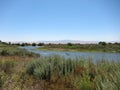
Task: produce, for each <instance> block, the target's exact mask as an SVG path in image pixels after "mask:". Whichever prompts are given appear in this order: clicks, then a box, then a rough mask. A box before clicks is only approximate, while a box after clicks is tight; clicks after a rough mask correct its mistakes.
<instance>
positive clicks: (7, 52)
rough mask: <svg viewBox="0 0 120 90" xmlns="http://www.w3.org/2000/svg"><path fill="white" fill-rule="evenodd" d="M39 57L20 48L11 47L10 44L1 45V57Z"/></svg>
mask: <svg viewBox="0 0 120 90" xmlns="http://www.w3.org/2000/svg"><path fill="white" fill-rule="evenodd" d="M14 55H16V56H30V57H32V56H39V55H38V54H35V53H32V52H28V51H26V50H24V49H21V48H18V46H11V45H8V44H3V43H0V56H14Z"/></svg>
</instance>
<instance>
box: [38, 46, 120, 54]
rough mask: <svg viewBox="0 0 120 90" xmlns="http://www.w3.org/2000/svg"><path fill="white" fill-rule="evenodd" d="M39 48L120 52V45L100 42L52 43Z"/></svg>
mask: <svg viewBox="0 0 120 90" xmlns="http://www.w3.org/2000/svg"><path fill="white" fill-rule="evenodd" d="M37 50H50V51H69V52H110V53H120V46H119V45H114V44H112V45H105V46H103V45H98V44H84V45H81V44H73V45H66V44H51V45H44V46H43V47H40V48H37Z"/></svg>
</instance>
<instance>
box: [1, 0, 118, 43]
mask: <svg viewBox="0 0 120 90" xmlns="http://www.w3.org/2000/svg"><path fill="white" fill-rule="evenodd" d="M119 9H120V1H119V0H34V1H33V0H0V40H2V41H58V40H80V41H106V42H111V41H118V42H119V41H120V10H119Z"/></svg>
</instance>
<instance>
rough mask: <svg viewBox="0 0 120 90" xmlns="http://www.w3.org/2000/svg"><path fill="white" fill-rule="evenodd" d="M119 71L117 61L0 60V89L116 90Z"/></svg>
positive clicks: (58, 57) (15, 58)
mask: <svg viewBox="0 0 120 90" xmlns="http://www.w3.org/2000/svg"><path fill="white" fill-rule="evenodd" d="M31 59H32V60H31ZM119 68H120V62H119V61H117V62H115V61H107V60H101V61H97V62H93V61H92V60H91V59H84V58H76V59H70V58H69V59H66V58H64V57H60V56H50V57H40V58H31V57H24V58H22V57H19V56H18V57H17V56H14V57H11V56H1V57H0V87H1V89H3V90H35V89H37V90H119V89H120V77H119V76H120V69H119Z"/></svg>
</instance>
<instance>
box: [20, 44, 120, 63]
mask: <svg viewBox="0 0 120 90" xmlns="http://www.w3.org/2000/svg"><path fill="white" fill-rule="evenodd" d="M38 47H39V46H24V47H20V48H23V49H26V50H28V51H30V52H34V53H37V54H40V55H41V56H51V55H60V56H64V57H67V58H76V57H80V58H92V59H93V60H102V59H105V60H114V61H120V53H108V52H68V51H63V52H61V51H50V50H37V49H36V48H38Z"/></svg>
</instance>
